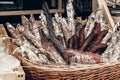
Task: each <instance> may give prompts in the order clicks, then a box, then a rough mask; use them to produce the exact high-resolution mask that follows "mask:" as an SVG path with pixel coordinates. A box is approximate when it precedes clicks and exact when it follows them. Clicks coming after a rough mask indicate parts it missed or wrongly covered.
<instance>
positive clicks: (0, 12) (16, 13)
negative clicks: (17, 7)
mask: <svg viewBox="0 0 120 80" xmlns="http://www.w3.org/2000/svg"><path fill="white" fill-rule="evenodd" d="M41 12H42V10H24V11H23V10H21V11H0V16H10V15H29V14H40V13H41ZM56 12H60V13H63V12H64V10H63V9H52V10H50V13H56Z"/></svg>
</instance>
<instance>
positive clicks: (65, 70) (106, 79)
mask: <svg viewBox="0 0 120 80" xmlns="http://www.w3.org/2000/svg"><path fill="white" fill-rule="evenodd" d="M10 44H11V45H10V47H11V48H10V49H11V52H12V51H14V49H15V48H16V46H15V45H13V43H11V42H10ZM14 56H16V57H17V58H18V59H19V60H20V61H21V64H22V66H23V69H24V71H25V73H26V77H27V78H28V79H27V80H119V79H120V61H116V62H109V63H99V64H89V65H77V66H61V65H59V66H55V65H40V64H37V63H35V62H32V61H30V60H28V59H26V58H24V57H22V56H21V54H20V53H17V52H16V53H15V54H14Z"/></svg>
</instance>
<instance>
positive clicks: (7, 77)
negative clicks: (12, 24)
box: [0, 24, 25, 80]
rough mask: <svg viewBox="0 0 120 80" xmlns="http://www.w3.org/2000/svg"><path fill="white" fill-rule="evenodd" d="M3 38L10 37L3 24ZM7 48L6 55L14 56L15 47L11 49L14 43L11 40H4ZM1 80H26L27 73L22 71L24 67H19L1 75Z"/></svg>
mask: <svg viewBox="0 0 120 80" xmlns="http://www.w3.org/2000/svg"><path fill="white" fill-rule="evenodd" d="M3 36H8V35H7V32H6V30H5V28H4V26H3V25H2V24H0V38H1V37H3ZM4 43H5V46H6V53H8V54H12V51H13V47H15V46H13V47H11V45H12V43H11V42H10V40H9V39H5V40H4ZM13 65H14V64H13ZM0 80H25V73H24V71H23V69H22V66H19V67H18V68H17V69H15V70H14V71H7V72H1V73H0Z"/></svg>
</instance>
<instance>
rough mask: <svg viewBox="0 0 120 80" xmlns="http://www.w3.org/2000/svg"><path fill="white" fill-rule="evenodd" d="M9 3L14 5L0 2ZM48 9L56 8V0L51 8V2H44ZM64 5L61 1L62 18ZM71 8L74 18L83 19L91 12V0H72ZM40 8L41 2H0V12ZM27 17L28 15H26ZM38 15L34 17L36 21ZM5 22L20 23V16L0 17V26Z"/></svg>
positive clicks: (20, 0)
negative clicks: (73, 11) (72, 8)
mask: <svg viewBox="0 0 120 80" xmlns="http://www.w3.org/2000/svg"><path fill="white" fill-rule="evenodd" d="M2 1H3V2H4V1H10V2H13V3H14V4H12V3H10V4H2V3H1V2H2ZM46 1H47V3H48V5H49V8H50V9H57V8H58V2H57V1H58V0H54V1H55V6H54V7H53V6H51V4H52V1H51V0H46ZM66 4H67V0H62V7H63V9H64V10H65V12H64V13H63V16H64V17H66ZM73 6H74V9H75V17H76V16H82V18H83V19H85V18H87V17H88V16H89V15H90V13H91V12H92V0H74V1H73ZM41 7H42V0H0V11H12V10H38V9H41ZM26 16H27V17H29V15H26ZM38 16H39V14H36V15H35V18H36V19H38ZM5 22H11V23H13V24H16V23H20V22H21V19H20V15H18V16H0V24H5Z"/></svg>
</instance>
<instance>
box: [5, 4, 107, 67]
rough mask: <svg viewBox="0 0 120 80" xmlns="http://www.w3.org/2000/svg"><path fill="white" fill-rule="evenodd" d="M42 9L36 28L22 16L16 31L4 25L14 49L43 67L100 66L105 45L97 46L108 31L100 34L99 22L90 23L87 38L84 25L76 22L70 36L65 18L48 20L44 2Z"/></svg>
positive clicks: (56, 17) (50, 18) (33, 20)
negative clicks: (91, 24)
mask: <svg viewBox="0 0 120 80" xmlns="http://www.w3.org/2000/svg"><path fill="white" fill-rule="evenodd" d="M42 9H43V11H44V14H43V13H41V20H40V21H41V22H42V25H40V26H38V25H37V24H36V23H35V19H34V16H33V15H31V16H30V18H29V19H28V18H27V17H25V16H22V25H21V24H18V26H17V27H16V29H15V27H13V26H12V25H11V24H10V23H6V25H7V29H8V31H9V32H10V34H11V40H12V42H13V43H14V44H15V45H17V46H18V49H19V52H20V53H22V56H23V57H26V58H28V59H29V60H31V61H35V62H38V63H39V64H47V65H48V64H54V65H66V64H69V65H72V64H74V63H76V64H91V63H100V62H102V57H101V54H102V53H103V52H104V50H105V49H106V48H107V44H106V43H101V42H102V40H103V38H104V37H105V36H106V34H107V33H108V30H107V29H104V30H102V29H101V23H100V22H99V21H93V26H92V27H93V29H91V30H90V31H88V32H87V33H88V34H87V36H86V28H88V27H87V26H88V25H82V24H81V23H80V22H77V23H76V24H74V25H75V26H73V27H75V28H73V29H75V30H72V34H71V28H70V29H69V25H68V22H67V20H66V19H65V18H62V17H59V16H58V15H57V14H56V15H55V18H52V17H51V14H50V12H49V8H48V5H47V3H46V2H44V3H43V6H42ZM89 27H91V26H89ZM74 31H75V32H74ZM73 33H74V34H73Z"/></svg>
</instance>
